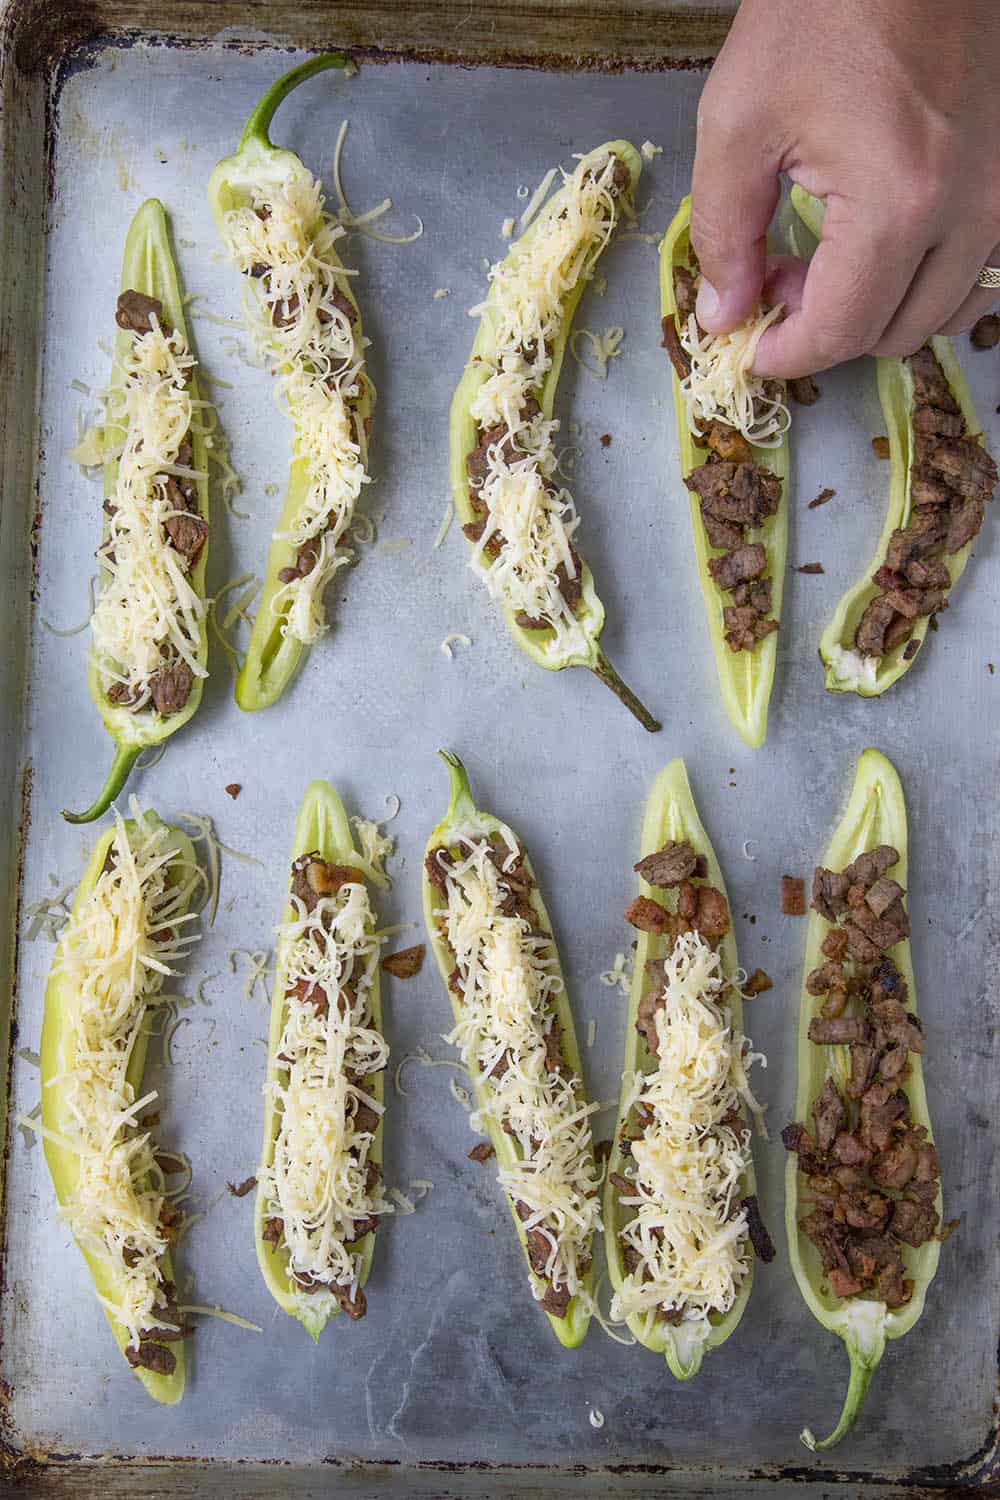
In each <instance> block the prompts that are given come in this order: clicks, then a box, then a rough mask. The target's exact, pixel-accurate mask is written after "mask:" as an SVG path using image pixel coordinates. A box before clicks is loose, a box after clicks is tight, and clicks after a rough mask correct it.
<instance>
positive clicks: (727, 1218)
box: [611, 932, 760, 1339]
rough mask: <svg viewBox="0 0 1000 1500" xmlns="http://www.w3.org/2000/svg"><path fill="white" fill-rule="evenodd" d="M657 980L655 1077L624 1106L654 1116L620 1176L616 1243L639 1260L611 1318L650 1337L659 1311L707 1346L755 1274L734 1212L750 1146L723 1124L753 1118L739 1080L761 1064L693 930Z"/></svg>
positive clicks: (741, 1220)
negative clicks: (746, 1114)
mask: <svg viewBox="0 0 1000 1500" xmlns="http://www.w3.org/2000/svg"><path fill="white" fill-rule="evenodd" d="M663 974H664V988H665V994H666V1004H665V1005H664V1006H662V1007H661V1008H659V1009H658V1010H657V1011H656V1012H655V1015H656V1032H657V1038H658V1041H659V1056H658V1057H657V1059H656V1066H655V1068H654V1069H653V1070H652V1071H651V1072H648V1073H643V1072H637V1073H636V1075H635V1077H634V1079H633V1083H632V1090H631V1097H630V1101H629V1109H631V1108H632V1107H633V1105H636V1104H640V1105H642V1106H644V1108H645V1110H646V1111H651V1112H652V1118H651V1120H650V1121H649V1123H648V1124H647V1125H646V1126H645V1127H644V1129H643V1132H642V1135H641V1136H640V1137H639V1138H638V1139H637V1140H635V1141H633V1143H632V1161H633V1162H634V1166H629V1167H628V1168H627V1170H626V1174H625V1175H626V1176H628V1177H629V1179H630V1180H631V1181H633V1183H634V1192H633V1193H632V1194H630V1195H626V1194H623V1195H621V1197H620V1200H619V1201H620V1203H621V1205H622V1207H623V1208H624V1209H625V1210H626V1211H627V1212H630V1213H632V1214H633V1217H632V1218H631V1219H629V1221H628V1223H626V1224H625V1226H624V1227H623V1229H622V1232H621V1236H620V1239H621V1241H622V1243H623V1244H624V1245H627V1246H629V1247H630V1248H631V1249H633V1250H634V1251H635V1252H636V1253H637V1255H638V1257H639V1262H638V1265H637V1266H636V1268H635V1269H634V1270H633V1271H630V1272H629V1273H628V1274H627V1275H626V1277H625V1279H624V1281H623V1283H622V1287H621V1290H620V1291H619V1292H617V1293H616V1295H615V1297H614V1300H613V1302H612V1305H611V1315H612V1317H613V1318H631V1317H633V1316H635V1315H640V1316H644V1317H645V1318H646V1320H647V1325H648V1329H649V1331H650V1332H651V1331H652V1330H653V1329H654V1328H655V1327H656V1326H657V1317H656V1315H657V1312H658V1311H661V1310H662V1311H664V1312H667V1311H671V1310H677V1309H678V1308H679V1309H681V1310H682V1311H683V1314H684V1317H683V1325H682V1326H683V1327H684V1329H685V1330H686V1332H687V1333H688V1334H689V1336H692V1337H694V1338H696V1339H705V1338H707V1336H708V1334H709V1331H710V1321H709V1320H710V1318H711V1317H712V1316H713V1315H719V1316H721V1315H724V1314H725V1313H726V1312H728V1311H729V1309H730V1308H731V1307H732V1305H733V1303H734V1301H735V1299H736V1296H737V1293H738V1291H739V1288H740V1286H741V1284H742V1282H743V1280H744V1278H745V1277H746V1275H747V1273H748V1271H749V1270H750V1265H751V1251H750V1249H749V1247H748V1243H747V1216H746V1212H745V1210H741V1209H739V1207H738V1202H739V1197H740V1193H741V1185H742V1182H743V1179H744V1176H745V1173H746V1172H747V1170H748V1169H749V1167H750V1165H751V1155H750V1145H749V1139H748V1137H747V1138H745V1139H744V1140H742V1141H741V1140H740V1138H739V1136H738V1135H737V1134H736V1133H735V1132H734V1131H733V1130H732V1129H731V1128H730V1127H729V1126H728V1125H722V1123H721V1122H722V1120H723V1118H724V1117H725V1116H726V1115H727V1114H728V1113H729V1112H730V1111H731V1110H734V1109H738V1108H739V1107H740V1105H741V1104H745V1105H746V1106H747V1107H748V1108H749V1109H750V1111H751V1113H752V1114H754V1115H759V1113H760V1106H759V1105H758V1104H757V1101H756V1099H754V1097H753V1095H752V1094H751V1093H750V1090H749V1086H748V1085H747V1082H746V1070H747V1068H748V1067H749V1065H750V1063H751V1062H752V1061H755V1060H757V1059H756V1056H755V1055H754V1054H753V1053H752V1052H751V1047H750V1042H749V1041H748V1039H747V1038H746V1037H745V1036H743V1035H742V1034H740V1033H739V1032H734V1030H733V1027H732V1022H731V1018H730V1017H729V1016H728V1014H727V1013H726V1011H725V1010H724V1006H725V994H726V990H727V989H728V982H727V980H726V977H725V975H724V974H723V972H722V966H721V962H720V959H719V955H718V953H717V952H716V951H715V950H714V949H713V948H711V947H709V946H708V944H706V943H705V942H704V941H703V940H702V938H701V937H700V936H699V935H698V934H697V933H695V932H689V933H682V934H681V935H680V937H678V939H677V941H676V943H675V945H674V948H673V950H672V952H671V953H670V954H669V955H668V957H667V958H666V959H665V960H664V964H663ZM734 1209H735V1211H734Z"/></svg>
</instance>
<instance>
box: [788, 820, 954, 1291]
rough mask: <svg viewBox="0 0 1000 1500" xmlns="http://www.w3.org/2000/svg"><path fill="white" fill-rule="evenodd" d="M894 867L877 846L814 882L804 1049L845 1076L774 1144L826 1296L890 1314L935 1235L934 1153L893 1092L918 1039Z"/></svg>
mask: <svg viewBox="0 0 1000 1500" xmlns="http://www.w3.org/2000/svg"><path fill="white" fill-rule="evenodd" d="M898 858H899V855H898V852H897V850H895V849H894V848H892V846H891V845H889V844H881V845H879V846H878V847H877V848H875V849H872V850H869V851H867V852H866V853H865V854H862V855H860V856H859V857H858V858H857V859H856V860H855V861H854V862H853V863H852V864H851V865H849V866H848V868H847V869H846V870H843V871H840V872H838V871H834V870H827V869H825V868H823V867H822V866H821V867H819V868H818V869H817V871H816V874H815V878H814V881H813V909H814V910H815V911H817V912H818V913H819V915H820V916H821V917H823V919H824V920H825V921H827V922H829V923H830V924H832V925H831V926H830V930H829V932H828V933H827V934H826V937H825V938H824V940H823V944H822V948H823V953H824V957H825V958H826V962H825V963H823V964H821V965H820V966H819V967H818V968H816V969H814V970H813V971H812V973H811V974H809V975H808V976H807V980H806V988H807V990H808V991H809V993H810V994H811V995H815V996H817V997H823V1003H822V1006H821V1008H820V1013H819V1014H818V1015H817V1016H814V1017H813V1019H812V1020H811V1021H810V1023H809V1039H810V1041H812V1042H815V1043H816V1044H817V1045H819V1046H843V1047H846V1048H847V1049H848V1057H849V1061H850V1069H849V1074H848V1076H847V1077H846V1079H845V1081H844V1083H843V1086H840V1085H839V1084H838V1083H837V1082H836V1081H835V1080H834V1078H832V1077H828V1078H827V1079H826V1082H825V1083H824V1085H823V1088H822V1090H821V1092H820V1093H819V1095H818V1096H817V1098H816V1099H815V1100H814V1101H813V1105H812V1110H811V1114H812V1130H811V1131H810V1129H809V1128H808V1126H806V1125H804V1124H802V1123H801V1122H796V1123H794V1124H792V1125H788V1126H787V1127H786V1128H785V1129H784V1130H783V1131H782V1133H781V1138H782V1141H783V1143H784V1145H785V1147H786V1149H787V1150H788V1151H793V1152H795V1153H796V1154H797V1155H798V1160H799V1170H800V1171H801V1172H802V1173H803V1174H804V1176H805V1178H806V1181H807V1184H808V1190H809V1196H810V1198H811V1208H810V1211H809V1212H807V1213H806V1214H805V1215H804V1217H803V1218H802V1219H801V1220H800V1227H801V1228H802V1230H803V1232H804V1233H805V1234H806V1235H807V1236H808V1237H809V1239H810V1240H812V1242H813V1244H814V1245H815V1246H816V1249H817V1250H818V1251H819V1254H820V1259H821V1262H822V1266H823V1271H824V1273H825V1275H826V1278H827V1281H828V1282H829V1285H830V1287H831V1289H832V1291H833V1292H834V1293H835V1295H836V1296H838V1297H855V1296H858V1295H861V1294H864V1295H865V1296H868V1297H873V1298H877V1299H878V1300H880V1301H883V1302H885V1303H886V1305H887V1306H888V1307H890V1308H896V1307H902V1306H904V1305H905V1304H906V1303H907V1302H908V1301H909V1300H910V1297H911V1296H912V1293H913V1285H912V1282H910V1281H909V1280H908V1279H907V1278H906V1274H905V1272H906V1267H905V1262H904V1256H903V1246H904V1245H909V1246H911V1247H913V1248H918V1247H919V1246H920V1245H923V1244H925V1243H926V1242H927V1240H929V1239H931V1238H932V1237H933V1236H935V1235H938V1234H941V1228H940V1219H939V1216H938V1210H937V1199H938V1190H939V1176H940V1170H939V1166H938V1158H937V1151H936V1150H935V1147H934V1144H933V1142H932V1141H930V1140H928V1138H927V1130H926V1128H925V1127H924V1126H923V1125H917V1124H915V1123H914V1122H913V1119H912V1116H911V1112H910V1101H909V1099H908V1097H907V1095H906V1093H905V1091H904V1090H903V1089H902V1088H901V1087H900V1084H901V1083H902V1082H903V1081H904V1080H905V1079H906V1077H907V1076H908V1074H909V1071H910V1065H909V1055H910V1053H911V1052H912V1053H921V1052H923V1050H924V1038H923V1028H922V1026H921V1024H920V1020H919V1018H918V1017H917V1015H916V1014H915V1013H914V1012H913V1011H908V1010H907V1009H906V1001H907V997H908V989H907V984H906V980H905V979H904V978H903V975H902V974H901V973H900V971H899V969H898V968H897V967H896V964H895V963H894V962H893V960H892V958H891V957H890V956H889V954H890V950H891V949H892V948H893V947H895V945H896V944H897V943H898V942H900V941H902V939H903V938H904V937H905V936H906V935H907V933H908V931H909V919H908V917H907V914H906V910H905V908H904V906H903V898H904V895H905V892H904V891H903V889H902V887H901V886H900V885H898V884H897V882H896V881H895V880H893V879H891V877H890V876H889V875H888V871H889V870H891V869H892V868H893V867H894V865H895V864H896V862H897V860H898ZM848 1008H850V1013H849V1014H848V1013H845V1012H847V1010H848Z"/></svg>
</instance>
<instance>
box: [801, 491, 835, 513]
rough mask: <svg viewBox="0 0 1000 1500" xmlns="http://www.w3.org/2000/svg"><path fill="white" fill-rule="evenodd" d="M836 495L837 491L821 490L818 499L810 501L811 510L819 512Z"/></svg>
mask: <svg viewBox="0 0 1000 1500" xmlns="http://www.w3.org/2000/svg"><path fill="white" fill-rule="evenodd" d="M836 493H837V491H836V490H820V492H819V494H818V495H817V496H816V499H815V500H810V501H809V506H808V508H809V510H817V509H818V508H819V507H820V506H821V505H826V503H827V501H828V500H832V499H833V497H834V495H836Z"/></svg>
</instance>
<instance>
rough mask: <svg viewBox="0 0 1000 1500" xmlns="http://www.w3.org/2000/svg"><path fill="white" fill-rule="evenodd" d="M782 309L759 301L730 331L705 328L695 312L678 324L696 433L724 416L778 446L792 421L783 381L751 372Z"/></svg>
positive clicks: (761, 444) (748, 434) (753, 439)
mask: <svg viewBox="0 0 1000 1500" xmlns="http://www.w3.org/2000/svg"><path fill="white" fill-rule="evenodd" d="M783 312H784V307H783V305H781V304H780V303H779V305H778V306H777V307H771V308H764V307H759V308H758V309H757V311H756V313H755V314H754V316H753V317H752V318H748V319H747V321H746V322H745V323H743V324H741V325H740V327H739V328H735V329H734V330H733V331H732V333H705V332H703V331H702V330H700V329H699V327H698V320H697V318H696V317H695V315H694V313H691V314H690V316H689V317H688V319H687V321H686V323H684V324H683V326H681V327H680V328H679V330H678V332H679V335H680V341H681V347H682V348H683V349H684V351H685V353H686V354H687V356H688V359H689V360H690V362H691V372H690V374H689V375H687V376H686V378H685V379H684V380H682V381H681V383H680V386H681V394H682V395H683V397H684V404H685V408H686V410H687V422H688V427H689V428H690V429H691V431H692V432H693V433H694V434H695V436H697V435H698V433H699V431H700V428H701V426H702V424H703V423H707V422H712V421H720V422H725V423H726V425H727V426H728V427H734V428H735V429H736V431H737V432H741V433H742V434H743V436H744V437H745V438H746V440H747V442H748V443H753V445H754V446H755V447H757V448H777V447H779V445H780V443H781V440H782V438H783V437H784V435H785V433H786V432H787V431H788V429H789V427H790V426H791V421H792V418H791V413H790V412H789V409H788V406H787V405H786V403H785V399H784V397H785V387H784V384H783V383H782V382H780V381H765V380H764V378H763V376H761V375H754V374H752V373H751V366H752V365H753V361H754V355H755V354H756V353H757V345H758V344H759V343H760V340H761V336H762V335H763V333H764V332H765V330H766V329H768V328H770V326H771V324H772V323H775V322H777V320H778V319H779V318H780V317H781V315H782V313H783Z"/></svg>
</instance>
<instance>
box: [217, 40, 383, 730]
mask: <svg viewBox="0 0 1000 1500" xmlns="http://www.w3.org/2000/svg"><path fill="white" fill-rule="evenodd" d="M347 61H348V60H347V58H345V57H342V56H339V55H337V54H333V53H324V54H323V55H321V56H319V57H314V58H310V60H309V61H308V62H305V63H302V64H301V65H300V66H299V67H296V68H293V69H291V71H290V72H288V73H286V74H285V75H284V76H283V77H282V78H279V79H278V81H277V82H276V83H274V84H273V85H272V86H271V88H269V89H268V91H267V92H266V94H264V96H263V98H262V99H261V100H260V102H259V103H258V104H257V106H256V107H255V109H254V111H253V113H252V114H251V115H250V118H249V119H248V120H247V123H246V125H245V126H244V129H243V134H242V135H241V136H240V140H239V145H238V146H237V149H236V152H235V154H234V155H233V156H228V157H225V158H224V159H223V160H222V161H220V162H219V163H218V165H217V166H216V168H215V170H214V171H213V173H212V176H211V179H210V181H209V186H208V197H209V203H210V205H211V208H212V213H213V215H214V218H215V223H216V227H217V228H218V230H219V233H220V235H221V236H222V238H223V240H224V242H225V243H226V244H227V245H229V235H228V228H227V221H228V219H229V217H230V216H231V215H232V214H233V213H234V211H237V210H240V209H245V208H252V207H253V206H254V200H255V195H256V196H258V197H261V198H266V197H267V196H268V194H271V193H275V194H277V193H286V194H287V193H288V192H289V190H290V191H291V193H292V194H293V195H294V196H295V200H296V202H298V201H299V200H300V199H301V201H302V204H306V205H307V206H308V207H309V211H310V213H312V215H313V217H314V218H315V219H316V222H317V223H318V224H319V226H320V228H319V233H321V234H322V235H323V245H322V251H321V252H320V251H319V250H318V249H317V247H316V245H315V236H313V241H314V242H313V244H312V245H311V247H310V246H306V247H302V246H298V241H299V240H300V239H303V238H305V237H306V231H305V227H304V221H303V222H300V223H298V224H297V225H296V226H293V227H291V228H290V229H289V234H288V239H287V246H288V249H289V252H290V254H291V255H292V257H293V260H294V257H295V256H296V255H297V256H298V258H299V260H300V261H301V263H302V264H303V265H307V266H309V265H311V266H312V267H313V270H314V272H318V273H322V272H325V273H326V275H327V277H328V279H329V282H330V284H331V287H332V304H333V306H334V307H335V308H337V309H339V311H340V312H341V313H342V314H343V315H344V316H345V317H346V318H347V320H348V323H349V325H350V329H351V332H352V334H353V349H354V358H353V359H352V360H350V361H349V362H348V365H347V366H345V367H344V368H345V369H348V370H349V371H350V372H354V378H353V393H352V391H348V390H345V401H346V407H347V412H348V418H349V426H350V429H351V432H350V436H349V437H348V436H346V435H345V434H343V433H340V434H338V444H339V454H338V455H337V456H338V461H339V458H342V457H344V456H345V454H346V455H347V456H348V458H349V459H350V462H351V466H352V467H354V468H355V469H357V470H359V471H361V470H364V471H366V470H367V465H368V439H369V434H370V432H371V427H372V422H373V413H374V409H375V396H376V393H375V386H374V385H373V383H372V380H371V378H370V376H369V375H368V373H367V371H366V370H362V365H363V359H362V357H361V351H363V349H364V347H365V339H364V333H363V329H362V323H361V310H360V308H359V306H358V303H357V299H356V298H355V295H354V290H353V286H352V278H351V277H350V276H349V275H348V274H346V272H345V271H344V267H343V265H342V263H341V261H340V259H339V257H338V255H337V253H336V250H335V249H334V248H333V243H332V241H333V240H334V239H336V237H337V233H338V232H339V231H336V230H335V229H334V230H331V227H330V222H329V220H328V219H327V217H326V216H325V215H322V212H321V204H317V203H316V201H315V200H314V199H313V196H312V190H313V187H314V179H313V177H312V174H311V173H310V172H309V170H308V168H307V167H306V166H305V165H304V163H303V162H302V160H301V158H300V157H298V156H297V155H296V154H295V152H294V151H289V150H283V149H281V148H279V147H277V146H274V145H272V143H271V140H270V136H269V131H270V126H271V121H272V119H273V117H274V114H275V111H276V110H277V108H278V106H279V105H280V104H281V102H282V101H283V100H284V99H285V98H287V96H288V95H289V94H290V93H291V92H292V90H293V89H295V88H297V87H298V86H299V84H301V83H304V82H305V80H306V79H307V78H311V77H312V76H313V75H314V74H315V73H319V72H322V71H324V70H325V69H328V68H344V67H346V66H347ZM307 200H308V203H307ZM300 206H301V204H300ZM257 211H258V214H259V215H262V216H264V217H265V218H266V217H267V216H268V211H267V210H266V209H262V208H258V210H257ZM317 216H318V217H317ZM297 246H298V248H296V247H297ZM290 264H291V262H290ZM240 269H241V270H242V271H243V272H244V274H245V275H246V276H248V277H250V278H252V279H254V280H255V281H260V282H261V284H262V285H263V284H265V282H266V278H268V277H269V276H270V275H271V273H272V271H273V269H274V268H273V267H271V266H268V265H267V264H266V263H264V262H261V263H259V264H252V263H251V264H246V265H242V266H241V267H240ZM329 290H330V288H326V291H327V292H329ZM315 294H316V285H313V286H312V287H311V288H310V289H309V296H310V298H312V296H314V295H315ZM276 297H277V300H273V299H272V301H271V317H272V320H273V321H275V322H276V326H277V327H278V328H279V329H287V328H289V327H291V326H293V320H294V318H295V317H296V316H297V315H298V313H299V312H300V310H301V309H300V298H299V295H298V294H297V293H293V294H292V295H291V296H290V297H288V298H286V299H282V298H281V296H280V293H278V294H276ZM321 300H322V297H321ZM326 301H328V302H329V301H331V298H330V297H329V296H327V297H326ZM331 317H336V313H331V310H330V307H327V306H324V307H323V308H322V309H321V321H323V320H325V324H326V326H327V327H329V325H330V320H331ZM298 367H299V369H300V370H301V371H306V372H308V370H309V364H308V360H304V359H299V361H298ZM294 368H295V364H294V362H293V361H291V360H288V359H283V358H281V356H280V354H279V355H278V356H277V358H276V369H277V373H278V375H279V376H280V377H287V376H289V374H290V373H292V372H293V370H294ZM342 374H343V371H342V370H340V369H338V370H334V371H333V376H334V378H335V379H337V380H339V378H340V376H341V375H342ZM349 383H350V382H349ZM290 414H291V416H292V418H293V421H294V420H295V416H296V413H295V411H294V410H291V413H290ZM326 420H327V422H328V425H329V420H330V419H329V416H327V418H326ZM351 450H353V451H351ZM323 461H324V454H323V453H321V452H317V451H315V445H312V447H310V446H309V445H308V444H307V443H306V442H305V441H304V440H303V437H302V433H301V432H300V431H299V430H298V428H297V429H296V433H295V438H294V445H293V453H292V462H291V466H290V469H289V475H288V487H287V490H286V493H285V503H284V508H283V510H282V514H281V519H280V521H279V523H278V527H277V529H276V531H275V532H274V534H273V537H272V541H271V547H270V551H269V553H268V560H267V572H266V575H265V578H264V585H263V588H262V590H261V594H260V598H259V600H258V604H257V613H256V616H255V618H254V624H253V630H252V632H251V636H250V642H249V646H248V649H247V655H246V660H245V662H244V663H243V667H242V669H241V671H240V673H239V677H238V679H237V682H236V701H237V703H238V704H239V706H240V707H241V708H243V709H246V710H253V709H259V708H267V707H270V705H271V704H273V703H276V702H277V701H278V699H279V698H280V697H281V695H282V693H284V691H285V689H286V688H287V687H288V685H289V684H290V682H291V681H292V678H293V677H294V675H295V673H296V671H297V670H298V668H299V666H300V665H301V663H302V660H303V657H304V656H305V653H306V651H307V649H308V647H309V645H311V644H312V642H313V641H314V640H315V639H316V638H317V637H318V636H319V635H320V634H321V633H322V632H323V630H324V629H325V628H326V626H325V621H324V620H323V618H322V604H321V599H317V600H316V601H315V602H313V603H310V605H309V608H308V610H307V611H306V615H307V616H308V619H306V620H305V622H304V625H305V628H303V621H301V620H300V619H299V618H298V614H297V613H296V609H295V603H296V601H295V591H296V590H299V591H301V590H302V588H303V587H306V588H311V587H312V585H311V584H309V583H308V577H309V573H310V571H312V569H313V568H315V567H317V566H318V565H319V564H318V561H317V552H318V549H319V548H321V547H322V546H323V545H324V542H325V540H326V539H328V538H329V536H330V535H331V534H332V532H331V529H330V528H329V527H328V529H327V533H326V538H325V537H324V534H323V533H320V532H317V533H315V535H311V536H309V537H307V538H306V539H305V541H304V542H301V541H297V538H296V534H295V528H296V525H297V524H298V525H301V522H302V517H303V511H304V505H305V503H306V502H307V500H308V498H309V495H310V490H311V489H313V488H314V486H315V482H316V476H315V469H316V465H317V463H322V462H323ZM355 479H357V480H358V482H359V483H364V482H365V479H364V478H359V475H358V474H354V475H353V476H352V480H351V482H352V484H353V483H354V481H355ZM355 487H356V486H355ZM349 524H350V518H347V519H346V524H345V525H343V526H341V525H340V522H339V520H338V521H337V523H336V526H335V527H334V528H333V529H334V530H335V531H336V538H335V545H336V546H337V548H338V549H339V546H340V538H341V535H342V534H343V532H344V531H345V530H346V528H347V526H348V525H349ZM342 561H343V562H346V561H347V558H346V555H345V556H344V557H343V559H341V557H340V556H339V555H338V557H337V560H336V565H337V566H340V565H342ZM327 573H328V575H331V570H330V569H327Z"/></svg>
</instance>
